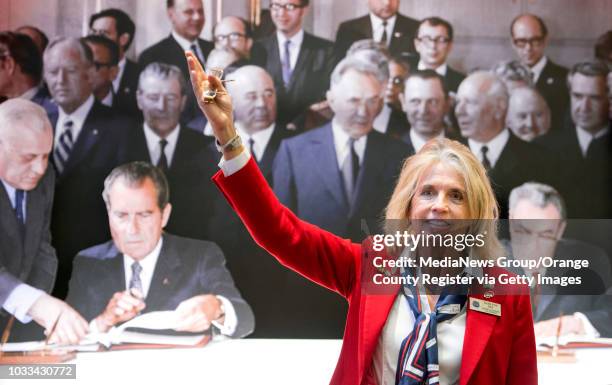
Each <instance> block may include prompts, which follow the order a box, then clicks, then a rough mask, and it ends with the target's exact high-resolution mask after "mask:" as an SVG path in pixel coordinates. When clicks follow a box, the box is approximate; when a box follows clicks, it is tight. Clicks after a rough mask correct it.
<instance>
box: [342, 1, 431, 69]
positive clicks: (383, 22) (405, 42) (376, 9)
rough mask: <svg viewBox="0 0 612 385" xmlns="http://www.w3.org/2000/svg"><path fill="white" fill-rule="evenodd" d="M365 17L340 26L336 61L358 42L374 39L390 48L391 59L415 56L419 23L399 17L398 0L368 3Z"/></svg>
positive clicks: (402, 16) (408, 18) (400, 15)
mask: <svg viewBox="0 0 612 385" xmlns="http://www.w3.org/2000/svg"><path fill="white" fill-rule="evenodd" d="M368 8H369V9H370V13H369V14H368V15H365V16H362V17H359V18H356V19H352V20H348V21H345V22H343V23H342V24H340V26H339V27H338V32H337V33H336V43H335V49H334V51H335V57H336V60H340V59H342V58H343V57H344V55H346V51H348V49H349V48H350V46H351V44H353V43H354V42H356V41H357V40H362V39H374V40H376V41H380V42H382V43H383V44H385V45H386V46H387V47H389V52H391V54H392V55H394V56H399V57H404V58H405V59H408V60H409V59H412V58H414V57H415V56H416V52H415V49H414V38H415V37H416V36H417V29H418V27H419V22H418V21H417V20H415V19H412V18H410V17H406V16H404V15H402V14H401V13H399V12H398V11H397V10H398V8H399V0H391V1H383V0H368Z"/></svg>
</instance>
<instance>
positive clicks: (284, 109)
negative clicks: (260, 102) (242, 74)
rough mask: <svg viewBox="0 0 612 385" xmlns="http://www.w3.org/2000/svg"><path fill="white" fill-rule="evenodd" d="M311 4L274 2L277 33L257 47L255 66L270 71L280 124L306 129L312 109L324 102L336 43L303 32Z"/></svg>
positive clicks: (302, 0)
mask: <svg viewBox="0 0 612 385" xmlns="http://www.w3.org/2000/svg"><path fill="white" fill-rule="evenodd" d="M308 4H309V1H308V0H273V1H272V2H271V4H270V12H271V16H272V22H273V23H274V25H275V26H276V33H274V34H272V35H271V36H269V37H267V38H264V39H262V40H260V41H258V42H256V43H255V45H254V46H253V50H252V51H253V52H252V53H253V63H254V64H256V65H259V66H261V67H263V68H265V69H266V71H268V73H269V74H270V75H271V76H272V78H273V79H274V86H275V88H276V94H277V96H278V99H277V100H278V116H277V119H278V123H279V124H281V125H288V128H293V129H295V128H300V127H301V126H303V122H304V119H305V115H306V111H307V110H308V108H309V107H310V106H311V105H313V104H315V103H317V102H320V101H322V100H323V99H324V97H325V91H327V88H328V86H329V75H330V73H331V71H332V69H333V67H332V66H333V44H332V42H330V41H328V40H325V39H322V38H320V37H317V36H314V35H312V34H310V33H308V32H305V31H304V29H303V22H304V17H305V16H306V14H307V12H308V10H309V8H308Z"/></svg>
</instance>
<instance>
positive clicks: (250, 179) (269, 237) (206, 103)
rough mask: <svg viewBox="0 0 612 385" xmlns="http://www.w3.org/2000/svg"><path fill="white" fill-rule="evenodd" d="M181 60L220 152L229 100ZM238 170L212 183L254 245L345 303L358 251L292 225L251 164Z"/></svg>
mask: <svg viewBox="0 0 612 385" xmlns="http://www.w3.org/2000/svg"><path fill="white" fill-rule="evenodd" d="M186 56H187V61H188V64H189V69H190V75H191V83H192V86H193V89H194V93H195V95H196V96H197V98H198V104H199V106H200V108H201V109H202V111H203V112H204V114H205V115H206V117H207V119H208V121H209V122H210V123H211V126H212V128H213V133H214V135H215V137H216V139H217V141H218V144H219V145H221V146H223V145H224V144H226V143H228V142H229V141H230V140H232V139H233V138H234V137H235V136H236V130H235V129H234V125H233V121H232V105H231V98H230V97H229V95H228V94H227V91H226V90H225V88H224V87H223V84H222V83H221V81H219V79H217V78H215V77H208V76H207V75H206V73H205V72H204V70H203V69H202V67H201V66H200V64H199V62H198V61H197V60H195V59H194V57H193V55H192V54H191V53H190V52H186ZM209 88H212V89H216V90H217V91H218V93H217V96H216V97H215V98H214V99H212V100H206V98H204V96H203V94H204V92H205V91H207V90H208V89H209ZM244 151H245V150H244V148H243V147H242V146H241V145H240V146H237V147H236V148H233V149H230V150H227V149H226V150H224V151H223V158H224V161H225V162H229V161H232V160H236V159H235V158H237V157H239V156H243V157H244V156H245V154H244ZM246 156H248V155H246ZM238 168H239V170H238V171H237V172H235V173H234V174H232V175H231V176H230V175H228V176H224V175H223V174H222V173H217V175H215V177H214V181H215V183H217V185H218V186H219V188H220V189H221V190H222V192H223V193H224V194H225V196H226V198H227V199H228V201H229V203H230V205H231V206H232V207H233V208H234V210H235V211H236V212H237V213H238V215H239V216H240V218H241V219H242V221H243V222H244V223H245V225H246V226H247V228H248V230H249V232H250V233H251V235H252V236H253V238H254V239H255V241H256V242H257V243H258V244H259V245H260V246H262V247H263V248H264V249H266V250H267V251H268V252H270V253H271V254H272V255H274V256H275V257H276V258H277V259H278V260H279V261H280V262H281V263H282V264H284V265H285V266H288V267H290V268H291V269H293V270H295V271H297V272H299V273H300V274H302V275H304V276H306V277H307V278H309V279H311V280H313V281H315V282H317V283H319V284H320V285H322V286H325V287H327V288H329V289H331V290H334V291H336V292H338V293H340V294H341V295H343V296H345V297H348V296H349V295H350V293H351V292H352V289H353V288H354V286H355V285H354V284H355V282H356V280H357V279H359V271H358V266H359V258H360V246H359V245H356V244H352V243H351V242H350V241H349V240H346V239H341V238H339V237H337V236H335V235H333V234H331V233H329V232H326V231H323V230H321V229H319V228H317V227H316V226H313V225H311V224H308V223H306V222H303V221H301V220H300V219H298V218H297V217H296V216H295V215H294V214H293V213H292V212H291V211H290V210H289V209H287V208H286V207H284V206H283V205H281V204H280V202H279V201H278V199H277V198H276V196H275V195H274V193H273V192H272V190H271V189H270V188H269V186H268V184H267V182H266V181H265V178H264V177H263V176H262V175H261V173H260V172H259V170H258V169H257V165H256V164H255V162H254V161H253V160H252V159H251V160H249V161H248V163H246V165H242V167H241V168H240V167H238ZM254 263H257V261H254Z"/></svg>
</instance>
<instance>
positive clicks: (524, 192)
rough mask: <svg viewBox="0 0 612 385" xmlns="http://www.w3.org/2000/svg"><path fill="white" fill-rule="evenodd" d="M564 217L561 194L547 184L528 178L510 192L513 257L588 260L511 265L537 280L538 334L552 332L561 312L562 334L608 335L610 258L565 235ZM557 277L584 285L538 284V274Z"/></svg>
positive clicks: (611, 332) (611, 313)
mask: <svg viewBox="0 0 612 385" xmlns="http://www.w3.org/2000/svg"><path fill="white" fill-rule="evenodd" d="M566 216H567V212H566V209H565V204H564V200H563V197H562V196H561V195H560V194H559V192H557V190H555V189H554V188H553V187H551V186H548V185H545V184H541V183H534V182H529V183H525V184H522V185H521V186H518V187H516V188H514V189H513V190H512V192H511V193H510V212H509V218H510V243H509V245H510V247H511V254H512V255H513V256H514V258H515V259H517V260H523V261H524V260H535V259H539V258H540V257H552V258H553V259H555V260H557V261H559V260H579V259H586V260H587V261H588V262H589V264H588V267H586V268H583V269H580V270H572V269H567V268H560V267H556V266H551V267H548V268H547V267H544V266H539V267H538V268H535V269H521V268H518V269H513V270H515V272H516V273H518V274H521V275H525V276H527V277H534V278H535V280H534V281H533V283H532V285H530V288H531V294H532V300H531V303H532V307H533V319H534V322H535V325H534V326H535V334H536V336H537V337H551V336H554V335H556V333H557V329H558V327H559V318H558V317H559V314H560V313H562V314H564V315H563V320H562V322H561V330H560V332H561V335H567V334H578V335H582V336H587V337H599V336H601V337H610V336H612V323H611V322H610V318H611V317H612V292H608V294H604V292H605V291H606V289H607V288H608V289H609V288H610V262H609V260H608V256H607V255H606V253H605V252H604V251H603V250H602V249H600V248H599V247H597V246H595V245H592V244H589V243H586V242H583V241H580V240H576V239H569V238H565V237H564V236H563V235H564V232H565V228H566V225H567V221H566V219H567V218H566ZM602 231H605V230H602ZM555 277H568V278H569V277H580V278H581V281H582V283H581V284H580V285H574V286H566V287H561V286H558V285H557V286H555V285H543V284H542V283H541V282H542V278H549V279H553V278H555ZM538 278H540V279H538Z"/></svg>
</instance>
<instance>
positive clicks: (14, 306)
mask: <svg viewBox="0 0 612 385" xmlns="http://www.w3.org/2000/svg"><path fill="white" fill-rule="evenodd" d="M0 181H1V182H2V185H3V186H4V189H5V190H6V194H7V195H8V198H9V201H10V202H11V207H12V208H13V209H15V204H16V201H15V192H16V191H17V190H16V189H15V188H14V187H13V186H11V185H9V184H8V183H6V182H5V181H4V180H2V179H0ZM27 196H28V193H27V192H26V193H25V196H24V199H23V207H22V208H23V215H24V218H26V206H27V205H26V200H27ZM43 294H44V292H43V291H42V290H40V289H37V288H35V287H32V286H30V285H28V284H25V283H21V284H19V285H17V287H15V288H14V289H13V291H11V292H10V293H9V295H8V297H6V300H5V301H4V303H3V304H2V307H3V308H4V310H6V311H7V312H8V313H9V314H12V315H14V316H15V318H17V320H19V321H20V322H23V323H27V322H30V321H31V320H32V318H31V317H29V316H28V315H27V312H28V311H29V310H30V308H31V307H32V305H33V304H34V302H36V301H37V300H38V298H39V297H40V296H41V295H43Z"/></svg>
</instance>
